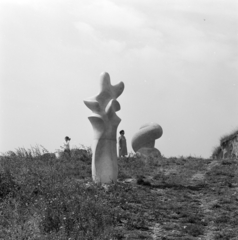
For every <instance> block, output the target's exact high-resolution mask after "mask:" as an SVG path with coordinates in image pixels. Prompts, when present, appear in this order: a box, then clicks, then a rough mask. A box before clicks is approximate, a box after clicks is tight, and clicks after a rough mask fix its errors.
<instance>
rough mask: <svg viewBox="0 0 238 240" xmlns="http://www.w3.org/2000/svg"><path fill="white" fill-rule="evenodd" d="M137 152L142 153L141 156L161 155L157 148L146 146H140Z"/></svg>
mask: <svg viewBox="0 0 238 240" xmlns="http://www.w3.org/2000/svg"><path fill="white" fill-rule="evenodd" d="M137 153H140V154H142V156H146V157H156V158H158V157H161V153H160V151H159V150H158V149H157V148H147V147H143V148H140V149H139V150H138V151H137Z"/></svg>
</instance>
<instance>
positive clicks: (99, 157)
mask: <svg viewBox="0 0 238 240" xmlns="http://www.w3.org/2000/svg"><path fill="white" fill-rule="evenodd" d="M123 90H124V83H123V82H120V83H118V84H116V85H111V81H110V76H109V74H108V73H106V72H105V73H102V74H101V77H100V92H99V93H98V95H96V96H94V97H91V98H90V99H88V100H85V101H84V103H85V105H86V106H87V107H88V108H89V109H90V110H91V111H92V114H91V116H90V117H89V118H88V119H89V121H90V122H91V124H92V127H93V131H94V141H93V145H92V178H93V181H94V182H96V183H99V182H100V183H111V182H116V181H117V176H118V166H117V148H116V135H117V127H118V125H119V123H120V122H121V119H120V118H119V117H118V116H117V115H116V112H117V111H119V110H120V104H119V102H118V101H117V100H116V99H117V98H118V97H119V96H120V95H121V94H122V92H123Z"/></svg>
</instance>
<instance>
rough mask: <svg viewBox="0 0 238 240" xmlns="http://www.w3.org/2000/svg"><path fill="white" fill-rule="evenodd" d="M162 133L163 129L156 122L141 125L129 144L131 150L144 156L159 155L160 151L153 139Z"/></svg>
mask: <svg viewBox="0 0 238 240" xmlns="http://www.w3.org/2000/svg"><path fill="white" fill-rule="evenodd" d="M162 134H163V130H162V128H161V126H160V125H159V124H157V123H148V124H145V125H143V126H141V127H140V129H139V131H138V132H137V133H136V134H135V135H134V136H133V138H132V141H131V144H132V148H133V150H134V151H135V152H140V153H141V154H143V155H146V156H149V155H153V156H155V157H158V156H161V154H160V151H159V150H158V149H156V148H155V147H154V146H155V140H156V139H158V138H160V137H161V136H162Z"/></svg>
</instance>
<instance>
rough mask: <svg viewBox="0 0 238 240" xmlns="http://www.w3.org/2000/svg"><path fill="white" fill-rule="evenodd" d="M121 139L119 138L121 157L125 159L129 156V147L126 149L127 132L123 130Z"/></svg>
mask: <svg viewBox="0 0 238 240" xmlns="http://www.w3.org/2000/svg"><path fill="white" fill-rule="evenodd" d="M119 133H120V135H121V136H120V137H119V138H118V144H119V157H125V156H126V155H127V147H126V138H125V136H124V135H125V131H124V130H121V131H120V132H119Z"/></svg>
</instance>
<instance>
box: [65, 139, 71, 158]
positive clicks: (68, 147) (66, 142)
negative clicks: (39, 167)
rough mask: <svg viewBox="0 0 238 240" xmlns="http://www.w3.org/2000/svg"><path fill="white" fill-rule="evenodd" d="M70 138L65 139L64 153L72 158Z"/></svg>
mask: <svg viewBox="0 0 238 240" xmlns="http://www.w3.org/2000/svg"><path fill="white" fill-rule="evenodd" d="M70 140H71V139H70V138H69V137H68V136H66V137H65V143H64V152H65V153H67V154H68V155H69V156H70V145H69V143H70Z"/></svg>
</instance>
